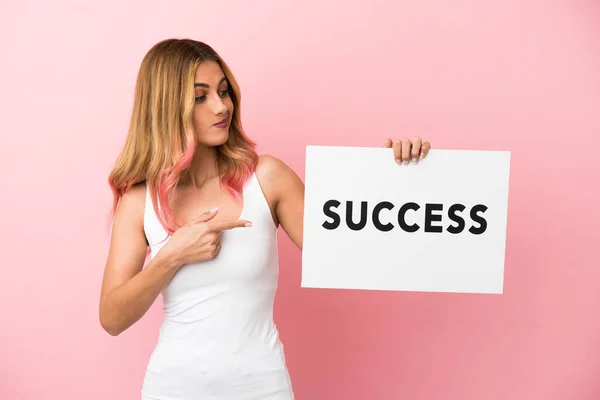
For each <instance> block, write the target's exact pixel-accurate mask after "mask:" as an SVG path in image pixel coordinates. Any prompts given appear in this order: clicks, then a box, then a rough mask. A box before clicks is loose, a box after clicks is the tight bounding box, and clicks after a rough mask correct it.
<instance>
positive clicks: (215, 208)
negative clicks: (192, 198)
mask: <svg viewBox="0 0 600 400" xmlns="http://www.w3.org/2000/svg"><path fill="white" fill-rule="evenodd" d="M217 210H218V208H217V207H214V208H211V209H210V210H209V212H211V213H214V212H217Z"/></svg>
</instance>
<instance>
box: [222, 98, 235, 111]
mask: <svg viewBox="0 0 600 400" xmlns="http://www.w3.org/2000/svg"><path fill="white" fill-rule="evenodd" d="M223 103H225V105H226V106H227V109H228V110H229V112H230V113H233V110H234V109H235V106H234V105H233V100H231V97H229V96H228V97H226V98H225V99H223Z"/></svg>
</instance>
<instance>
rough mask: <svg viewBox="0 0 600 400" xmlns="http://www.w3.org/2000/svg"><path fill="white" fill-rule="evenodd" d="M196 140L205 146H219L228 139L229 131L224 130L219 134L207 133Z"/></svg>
mask: <svg viewBox="0 0 600 400" xmlns="http://www.w3.org/2000/svg"><path fill="white" fill-rule="evenodd" d="M198 139H199V140H198V142H199V143H200V144H203V145H205V146H209V147H216V146H221V145H223V144H225V143H227V139H229V132H227V131H225V132H222V133H219V134H214V133H213V134H211V135H210V136H209V135H203V136H202V137H200V138H198Z"/></svg>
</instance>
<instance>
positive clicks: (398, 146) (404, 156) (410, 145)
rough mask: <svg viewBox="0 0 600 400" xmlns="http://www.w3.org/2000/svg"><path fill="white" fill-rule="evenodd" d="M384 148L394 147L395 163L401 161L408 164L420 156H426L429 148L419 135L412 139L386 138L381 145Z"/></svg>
mask: <svg viewBox="0 0 600 400" xmlns="http://www.w3.org/2000/svg"><path fill="white" fill-rule="evenodd" d="M383 147H384V148H392V149H394V160H396V164H400V163H403V164H404V165H408V163H409V162H413V163H415V164H416V163H418V162H419V159H420V158H425V157H427V153H429V150H430V149H431V144H430V143H429V142H423V140H422V139H421V138H420V137H418V136H417V137H416V138H414V139H413V140H412V141H410V140H408V139H396V140H394V141H392V139H388V140H386V141H385V144H384V145H383Z"/></svg>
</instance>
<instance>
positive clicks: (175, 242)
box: [162, 208, 252, 265]
mask: <svg viewBox="0 0 600 400" xmlns="http://www.w3.org/2000/svg"><path fill="white" fill-rule="evenodd" d="M215 215H217V209H216V208H214V209H212V210H210V211H207V212H205V213H203V214H201V215H199V216H198V217H196V218H195V219H193V220H192V221H190V222H188V223H187V224H185V225H183V226H182V227H181V228H179V229H177V230H176V231H175V232H174V233H173V234H172V235H171V238H170V239H169V241H168V242H167V244H165V246H164V247H163V249H162V250H164V251H166V252H168V253H169V254H171V255H172V256H173V258H174V259H175V260H176V262H177V265H184V264H191V263H198V262H203V261H208V260H212V259H213V258H215V257H216V255H217V254H219V251H220V250H221V243H220V234H221V232H222V231H224V230H229V229H234V228H242V227H249V226H252V223H251V222H250V221H246V220H234V221H221V222H216V221H211V220H212V219H213V218H214V217H215Z"/></svg>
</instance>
